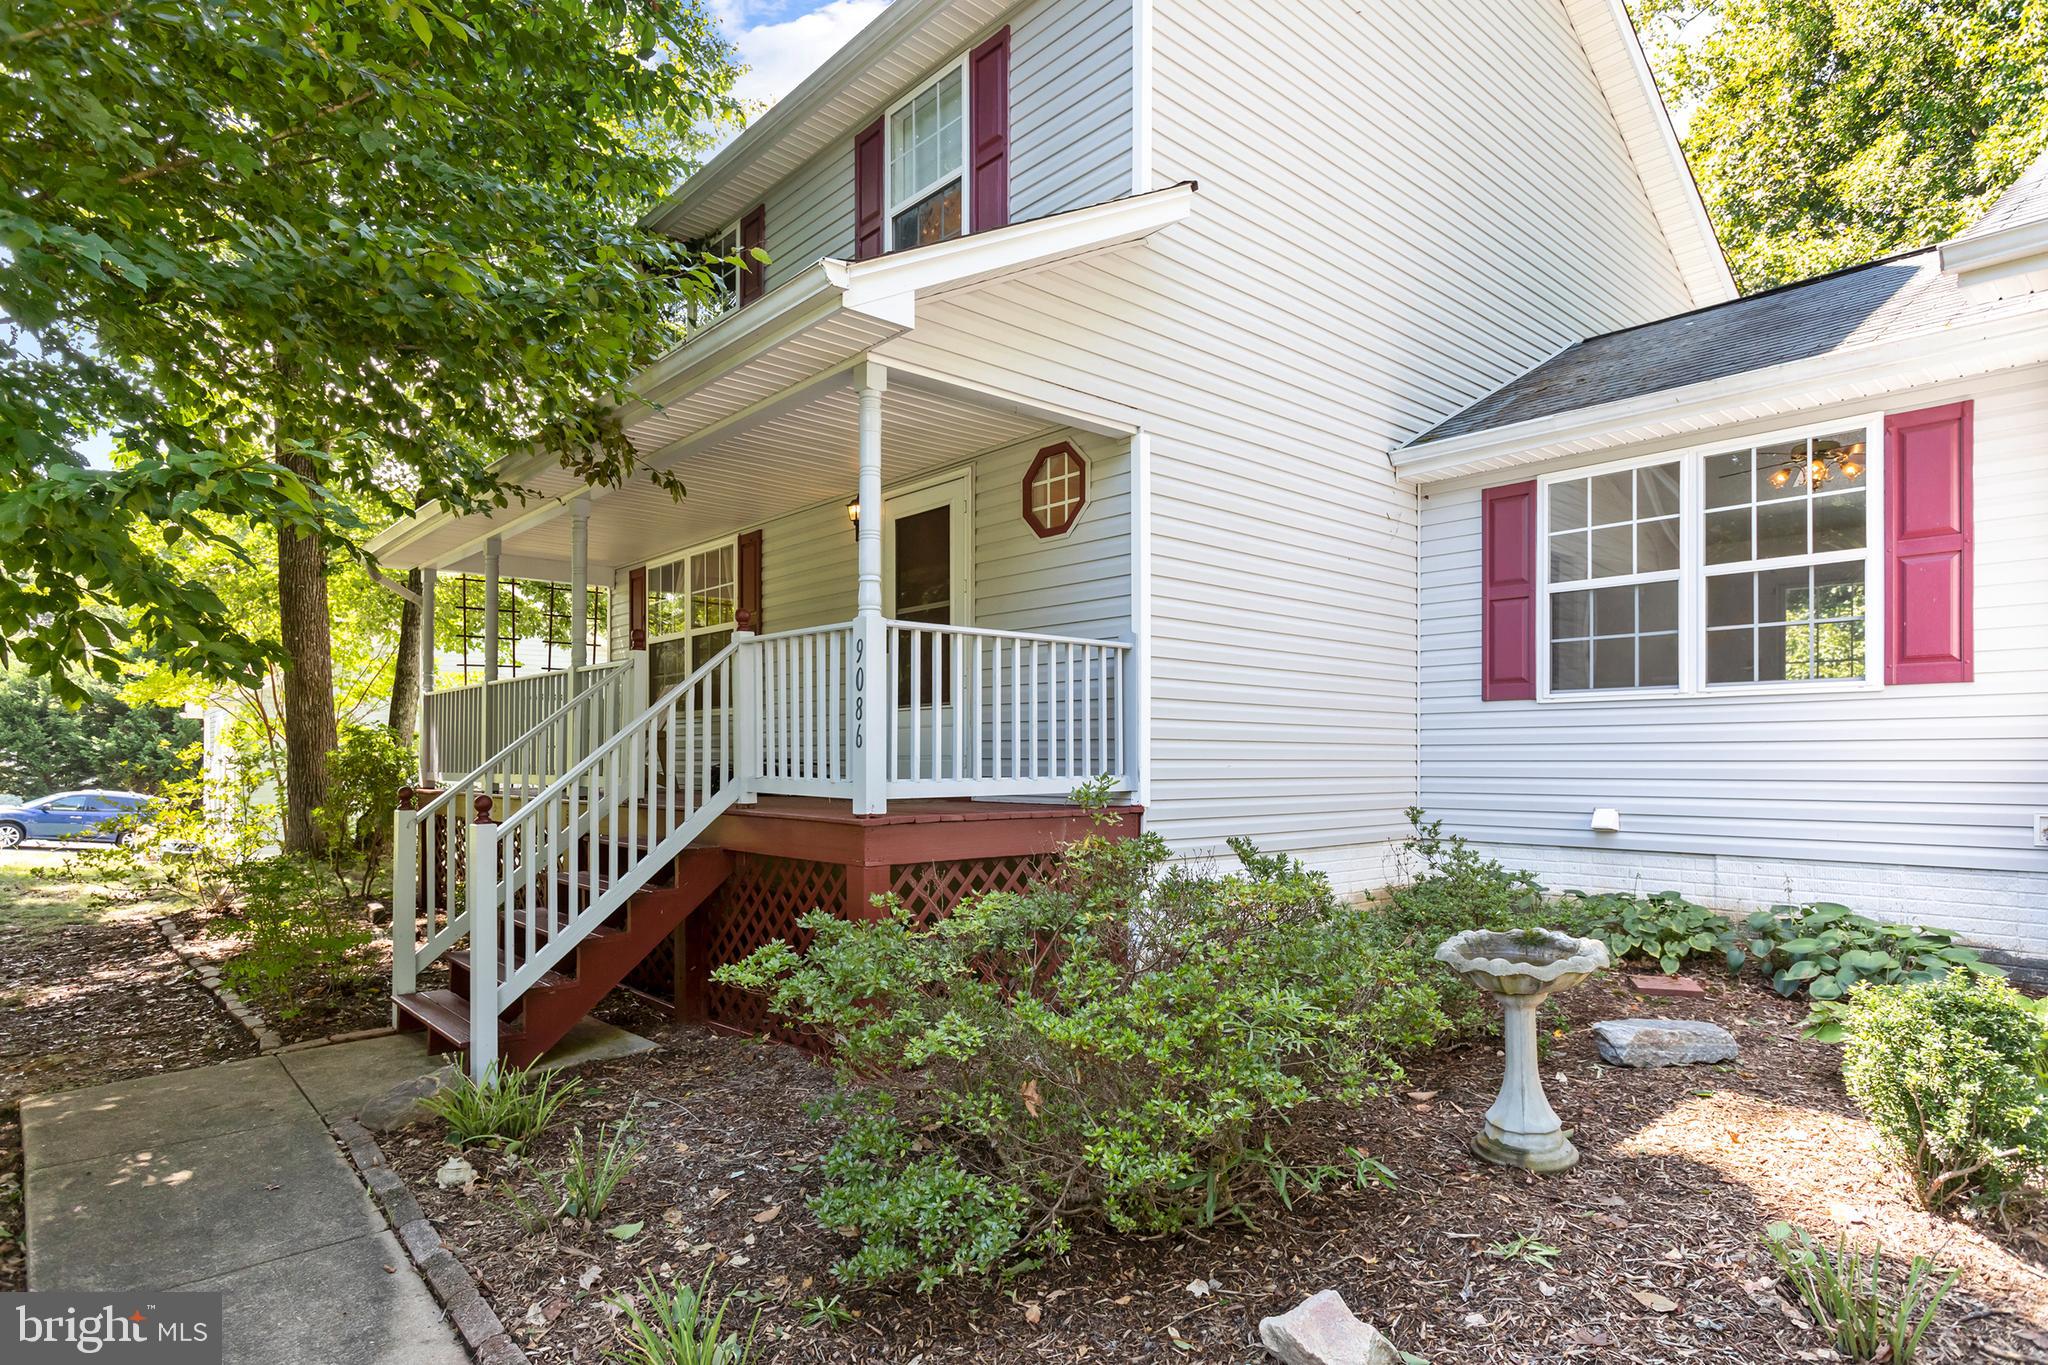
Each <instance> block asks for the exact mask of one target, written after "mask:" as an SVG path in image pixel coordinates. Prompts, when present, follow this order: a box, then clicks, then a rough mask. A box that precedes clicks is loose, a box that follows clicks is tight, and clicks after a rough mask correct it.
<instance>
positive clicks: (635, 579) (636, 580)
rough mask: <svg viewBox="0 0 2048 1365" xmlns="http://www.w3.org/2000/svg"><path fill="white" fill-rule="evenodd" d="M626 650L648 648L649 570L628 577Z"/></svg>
mask: <svg viewBox="0 0 2048 1365" xmlns="http://www.w3.org/2000/svg"><path fill="white" fill-rule="evenodd" d="M626 648H628V649H645V648H647V570H645V569H635V570H633V572H631V573H629V574H627V575H626Z"/></svg>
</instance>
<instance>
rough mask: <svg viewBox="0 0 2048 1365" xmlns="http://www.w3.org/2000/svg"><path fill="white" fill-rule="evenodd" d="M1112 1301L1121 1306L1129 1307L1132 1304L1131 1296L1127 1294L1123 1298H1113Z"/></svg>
mask: <svg viewBox="0 0 2048 1365" xmlns="http://www.w3.org/2000/svg"><path fill="white" fill-rule="evenodd" d="M1110 1302H1111V1303H1113V1304H1115V1305H1116V1306H1117V1307H1119V1308H1129V1307H1130V1306H1131V1296H1130V1295H1129V1294H1126V1295H1124V1296H1123V1297H1122V1298H1119V1299H1111V1300H1110Z"/></svg>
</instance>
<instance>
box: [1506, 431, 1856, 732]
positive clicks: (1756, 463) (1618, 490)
mask: <svg viewBox="0 0 2048 1365" xmlns="http://www.w3.org/2000/svg"><path fill="white" fill-rule="evenodd" d="M1880 430H1881V426H1880V423H1879V421H1878V420H1877V419H1875V418H1873V419H1870V420H1869V421H1866V422H1859V423H1851V424H1835V425H1830V426H1828V427H1826V428H1820V429H1815V430H1810V431H1804V432H1795V433H1791V434H1788V435H1785V436H1780V437H1772V438H1770V439H1768V440H1763V441H1758V442H1754V443H1726V442H1724V443H1719V444H1716V445H1714V446H1712V447H1708V448H1704V449H1700V450H1694V451H1687V452H1683V453H1679V454H1664V455H1656V456H1652V457H1648V458H1646V459H1643V460H1639V461H1635V462H1632V463H1630V464H1628V465H1626V466H1620V467H1603V468H1600V469H1595V470H1590V471H1569V472H1565V473H1560V474H1555V475H1550V476H1547V477H1545V478H1543V479H1541V480H1540V481H1539V482H1540V486H1541V497H1540V499H1539V507H1540V517H1541V526H1542V546H1543V554H1542V557H1541V573H1542V584H1543V592H1542V596H1543V610H1542V613H1541V615H1542V632H1543V634H1542V639H1543V648H1542V650H1541V651H1540V657H1541V664H1540V666H1541V669H1542V674H1543V687H1542V695H1544V696H1546V697H1549V698H1552V699H1564V698H1572V697H1587V696H1596V695H1603V694H1604V695H1612V694H1629V695H1644V694H1656V693H1671V694H1681V693H1683V694H1690V693H1702V692H1722V691H1736V690H1740V689H1743V688H1746V687H1752V688H1753V687H1756V686H1760V685H1790V684H1807V685H1812V686H1814V687H1817V688H1825V687H1830V686H1842V685H1856V684H1860V683H1863V682H1865V681H1866V680H1868V679H1869V678H1870V676H1871V657H1872V650H1873V648H1874V644H1873V640H1872V635H1873V629H1874V627H1873V623H1874V622H1875V621H1876V619H1877V616H1876V611H1875V605H1874V604H1875V599H1876V596H1877V594H1878V590H1879V578H1878V565H1877V564H1876V563H1875V561H1874V559H1873V556H1872V554H1871V550H1870V547H1871V546H1872V544H1874V543H1875V542H1876V541H1877V540H1878V538H1879V537H1878V535H1877V529H1876V528H1877V527H1878V526H1879V525H1880V523H1879V520H1878V509H1877V506H1876V493H1875V487H1876V485H1875V476H1874V474H1873V472H1872V471H1873V468H1874V465H1875V461H1876V459H1877V450H1876V447H1877V436H1878V433H1879V431H1880Z"/></svg>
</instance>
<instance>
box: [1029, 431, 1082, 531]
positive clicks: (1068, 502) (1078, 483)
mask: <svg viewBox="0 0 2048 1365" xmlns="http://www.w3.org/2000/svg"><path fill="white" fill-rule="evenodd" d="M1087 505H1088V462H1087V461H1086V460H1084V459H1082V458H1081V452H1080V451H1078V450H1076V449H1074V447H1073V444H1072V443H1071V442H1068V441H1061V442H1059V443H1058V444H1057V445H1049V446H1047V447H1045V449H1043V450H1041V451H1039V452H1038V458H1037V459H1035V460H1033V461H1032V462H1031V468H1029V469H1027V470H1025V471H1024V524H1025V525H1027V526H1029V527H1030V528H1031V529H1032V530H1033V531H1034V532H1036V533H1037V534H1038V536H1039V538H1040V539H1041V540H1043V539H1047V538H1049V537H1052V536H1063V535H1065V534H1066V533H1067V532H1068V531H1071V530H1072V529H1073V528H1074V523H1075V522H1076V521H1079V520H1080V518H1081V509H1082V508H1083V507H1086V506H1087Z"/></svg>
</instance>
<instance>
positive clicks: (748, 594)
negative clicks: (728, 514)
mask: <svg viewBox="0 0 2048 1365" xmlns="http://www.w3.org/2000/svg"><path fill="white" fill-rule="evenodd" d="M739 578H740V624H741V625H742V626H743V627H745V628H746V629H748V630H751V631H753V632H754V633H755V634H756V635H759V634H760V633H761V533H760V532H759V531H748V532H747V533H746V534H744V535H742V536H741V537H740V565H739Z"/></svg>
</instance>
